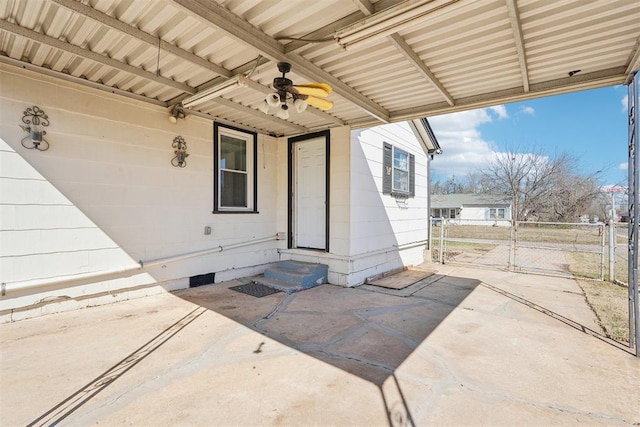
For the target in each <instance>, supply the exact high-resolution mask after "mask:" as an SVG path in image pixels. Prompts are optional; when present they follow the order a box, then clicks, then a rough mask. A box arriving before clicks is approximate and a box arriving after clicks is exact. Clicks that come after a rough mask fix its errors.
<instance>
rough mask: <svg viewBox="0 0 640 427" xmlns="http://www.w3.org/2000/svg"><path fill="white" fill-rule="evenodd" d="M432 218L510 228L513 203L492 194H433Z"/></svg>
mask: <svg viewBox="0 0 640 427" xmlns="http://www.w3.org/2000/svg"><path fill="white" fill-rule="evenodd" d="M431 217H432V218H446V219H448V220H449V221H450V222H452V221H453V222H455V223H458V224H466V225H500V226H508V225H510V223H511V218H512V217H511V202H510V201H509V200H508V198H505V197H504V196H497V195H490V194H433V195H432V196H431Z"/></svg>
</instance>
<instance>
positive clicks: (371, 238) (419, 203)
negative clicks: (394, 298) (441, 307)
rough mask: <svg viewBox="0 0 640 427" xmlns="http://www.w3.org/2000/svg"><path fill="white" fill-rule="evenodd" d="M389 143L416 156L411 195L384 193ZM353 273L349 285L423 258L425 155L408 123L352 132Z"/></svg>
mask: <svg viewBox="0 0 640 427" xmlns="http://www.w3.org/2000/svg"><path fill="white" fill-rule="evenodd" d="M384 142H387V143H389V144H391V145H393V146H395V147H397V148H400V149H402V150H404V151H407V152H408V153H410V154H414V155H415V197H412V198H409V199H406V202H401V201H399V200H397V199H396V198H394V197H392V196H390V195H388V194H382V173H383V168H382V149H383V143H384ZM351 154H352V155H351V208H350V216H351V221H350V223H351V230H350V240H351V248H350V255H351V256H352V257H353V261H352V263H351V275H350V278H349V280H350V283H349V284H358V283H362V282H363V281H364V280H365V279H366V278H367V277H371V276H374V275H376V274H380V273H384V272H387V271H390V270H394V269H397V268H401V267H403V266H408V265H417V264H420V263H422V262H423V261H424V247H425V246H424V242H425V240H426V239H427V228H426V223H427V219H428V217H429V214H428V210H427V196H428V195H427V157H426V155H425V154H424V151H423V149H422V147H421V145H420V143H419V142H418V140H417V139H416V137H415V135H414V134H413V132H412V131H411V129H410V128H409V126H408V125H407V124H406V123H395V124H388V125H383V126H378V127H375V128H369V129H364V130H360V131H354V132H352V136H351Z"/></svg>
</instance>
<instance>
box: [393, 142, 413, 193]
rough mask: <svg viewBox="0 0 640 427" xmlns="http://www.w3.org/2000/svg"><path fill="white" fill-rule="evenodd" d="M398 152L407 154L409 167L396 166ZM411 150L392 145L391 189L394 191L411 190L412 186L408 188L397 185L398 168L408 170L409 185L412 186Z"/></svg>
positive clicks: (403, 170)
mask: <svg viewBox="0 0 640 427" xmlns="http://www.w3.org/2000/svg"><path fill="white" fill-rule="evenodd" d="M396 152H398V153H402V154H404V155H405V156H407V169H401V168H398V167H396ZM409 157H410V156H409V152H408V151H405V150H403V149H401V148H397V147H396V146H395V145H393V146H392V150H391V171H392V172H391V191H392V192H394V193H399V194H409V193H410V191H411V188H408V189H406V190H403V189H400V188H397V187H396V170H399V171H402V172H406V174H407V187H410V182H409V181H410V179H411V170H410V166H409Z"/></svg>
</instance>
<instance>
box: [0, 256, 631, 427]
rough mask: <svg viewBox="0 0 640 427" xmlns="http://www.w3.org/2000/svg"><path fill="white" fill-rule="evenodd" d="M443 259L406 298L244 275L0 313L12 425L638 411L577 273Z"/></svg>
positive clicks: (563, 420) (525, 420) (623, 357)
mask: <svg viewBox="0 0 640 427" xmlns="http://www.w3.org/2000/svg"><path fill="white" fill-rule="evenodd" d="M430 268H434V266H430ZM435 268H438V269H439V271H438V272H437V274H436V275H434V276H435V279H434V276H432V278H431V280H430V281H428V282H424V283H422V284H416V285H412V286H411V287H409V288H406V289H404V290H402V291H403V293H401V294H399V295H393V294H389V293H388V292H378V291H376V290H372V289H371V288H372V287H368V286H361V287H359V288H352V289H346V288H341V287H336V286H332V285H321V286H318V287H316V288H313V289H310V290H306V291H303V292H299V293H295V294H291V295H286V294H284V293H277V294H274V295H269V296H266V297H263V298H255V297H252V296H249V295H245V294H241V293H238V292H235V291H233V290H230V289H228V288H229V287H231V286H234V285H238V284H239V283H241V281H230V282H226V283H221V284H216V285H209V286H203V287H199V288H194V289H188V290H183V291H178V292H175V293H172V294H162V295H156V296H152V297H147V298H142V299H138V300H131V301H127V302H120V303H116V304H112V305H107V306H101V307H94V308H89V309H84V310H78V311H73V312H67V313H61V314H56V315H50V316H45V317H41V318H37V319H30V320H25V321H21V322H16V323H11V324H3V325H0V349H1V350H0V359H1V361H2V364H1V365H0V384H1V389H0V421H1V424H2V425H3V426H14V425H15V426H18V425H27V424H30V423H32V425H51V424H60V425H91V424H101V425H122V424H129V425H144V426H147V425H148V426H151V425H153V426H158V425H189V426H191V425H207V426H208V425H228V426H240V425H241V426H249V425H251V426H254V425H255V426H258V425H260V426H263V425H297V426H299V425H345V426H346V425H349V426H354V425H363V426H364V425H366V426H376V425H428V424H435V425H515V424H518V425H550V424H577V423H585V424H589V425H638V423H640V411H638V406H637V405H638V403H637V402H638V401H640V361H639V360H638V359H637V358H635V357H634V356H632V355H631V354H630V352H629V351H628V349H626V348H625V347H624V346H622V345H619V344H616V343H614V342H611V341H610V340H608V339H606V338H605V337H603V336H602V332H601V331H600V329H599V327H598V325H597V322H596V320H595V319H594V315H593V313H592V312H591V310H590V309H589V307H588V306H587V304H586V302H585V299H584V296H583V295H582V294H581V292H580V289H579V287H577V285H576V284H575V282H573V281H572V280H568V279H560V278H550V277H541V276H528V275H518V274H513V273H506V272H501V271H491V270H478V269H471V268H459V267H451V266H441V267H435ZM384 291H390V290H388V289H384ZM407 292H409V293H407Z"/></svg>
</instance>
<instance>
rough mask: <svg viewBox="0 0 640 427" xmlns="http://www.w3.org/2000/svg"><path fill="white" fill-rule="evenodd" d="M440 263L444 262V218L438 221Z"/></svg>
mask: <svg viewBox="0 0 640 427" xmlns="http://www.w3.org/2000/svg"><path fill="white" fill-rule="evenodd" d="M440 264H444V218H443V219H442V221H440Z"/></svg>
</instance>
